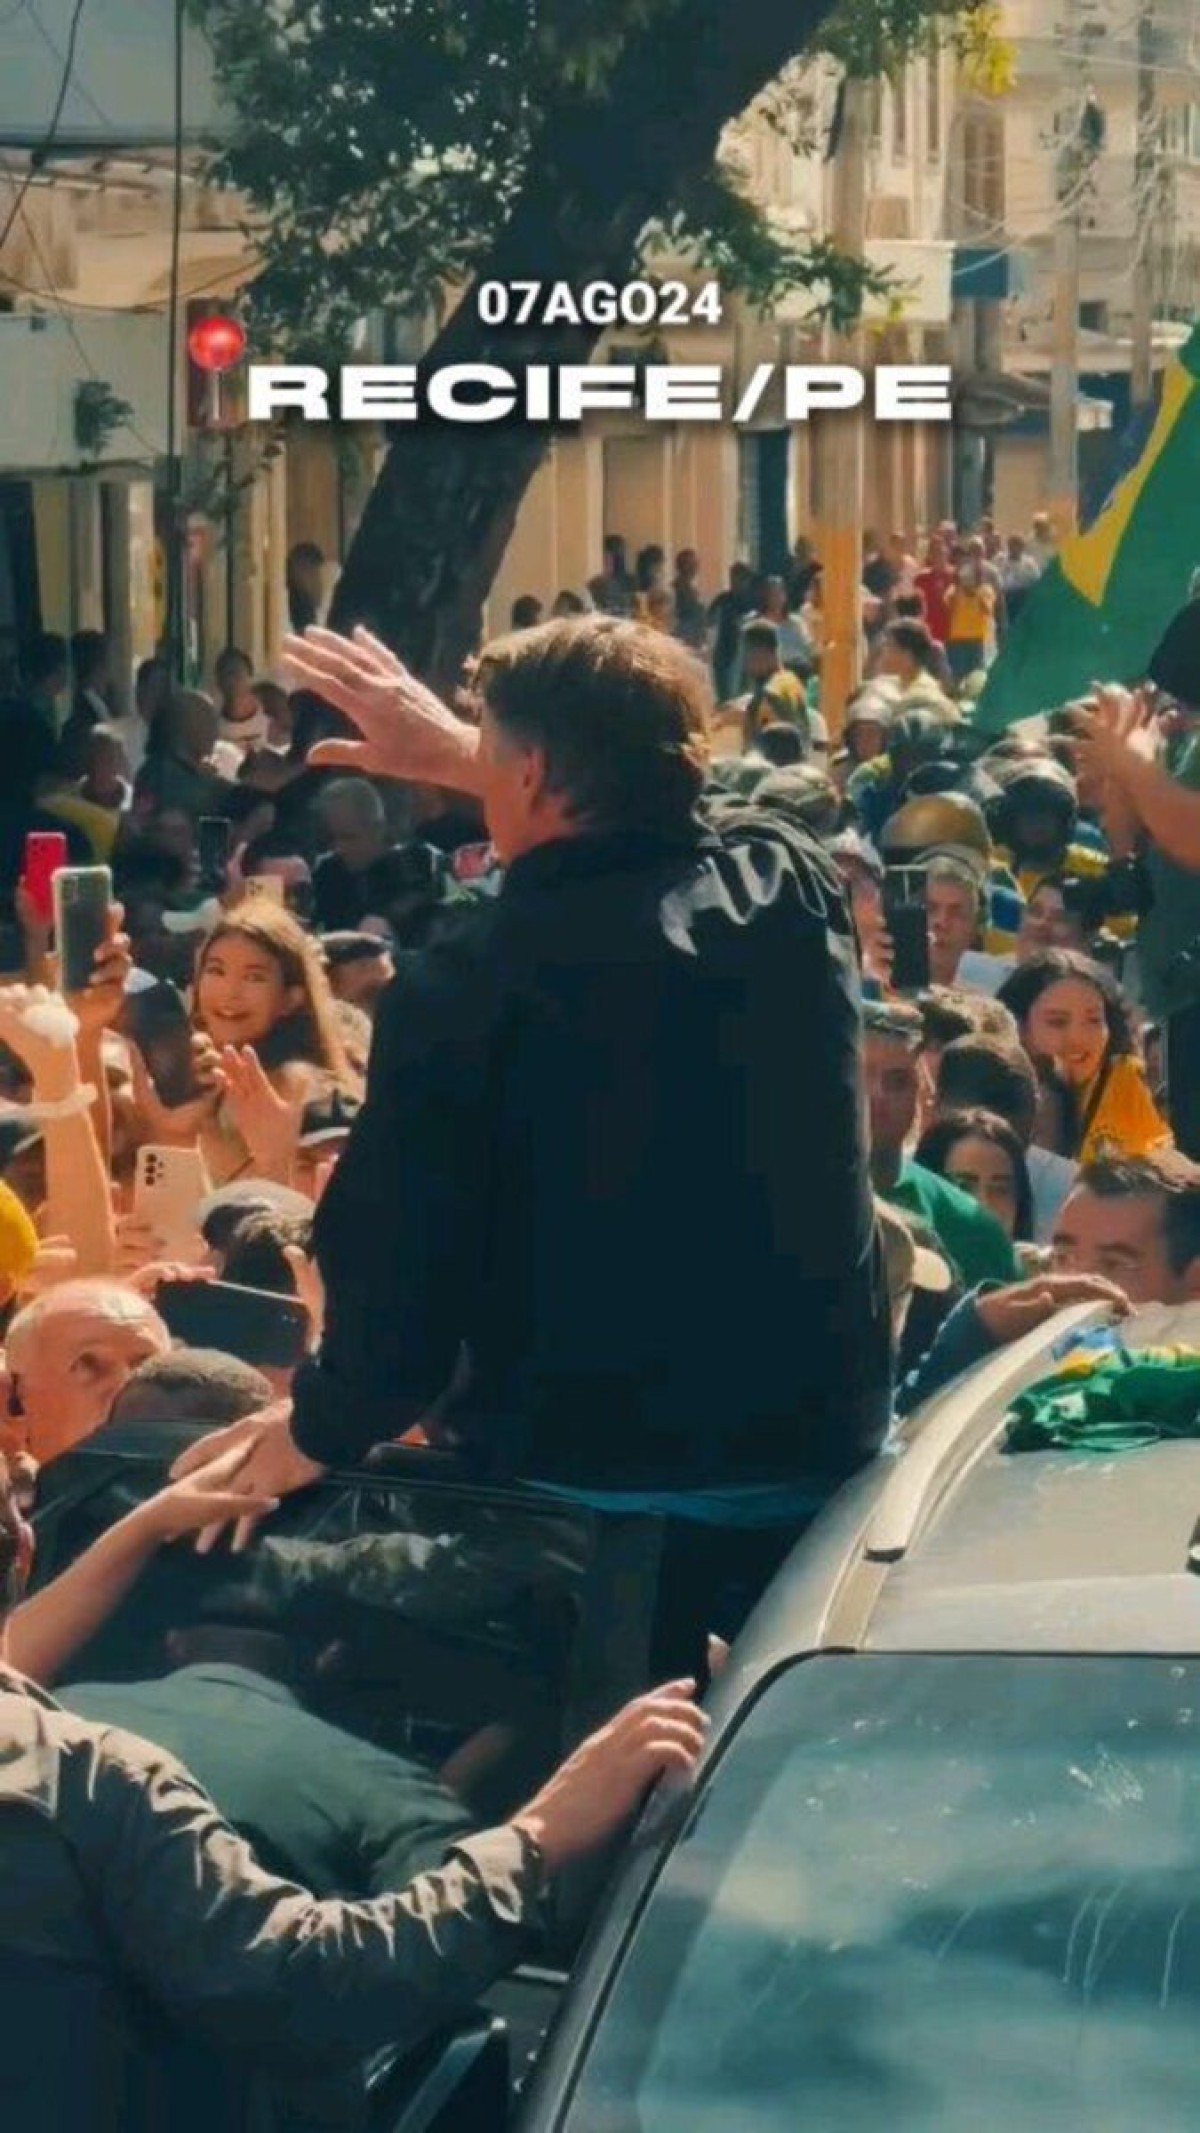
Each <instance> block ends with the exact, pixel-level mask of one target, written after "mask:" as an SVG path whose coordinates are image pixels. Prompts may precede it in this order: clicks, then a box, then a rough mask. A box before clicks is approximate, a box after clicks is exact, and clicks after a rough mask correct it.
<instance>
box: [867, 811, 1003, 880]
mask: <svg viewBox="0 0 1200 2133" xmlns="http://www.w3.org/2000/svg"><path fill="white" fill-rule="evenodd" d="M879 849H880V851H881V852H882V853H883V857H884V861H885V863H886V864H887V865H888V866H916V865H918V864H919V863H920V862H921V861H922V860H925V859H935V858H942V857H946V858H952V859H962V860H965V861H966V863H967V865H968V866H970V867H971V868H972V869H973V871H975V872H976V873H978V872H980V871H983V872H986V870H987V868H988V867H989V866H990V864H991V858H992V840H991V836H990V835H989V832H988V826H987V822H986V820H985V818H984V813H983V809H982V808H981V807H977V806H976V804H975V802H974V800H968V799H967V797H966V795H965V794H964V793H961V792H942V793H923V794H919V795H918V796H917V798H915V799H912V800H906V801H905V802H904V805H903V806H902V807H899V808H897V810H896V812H895V814H894V815H893V816H892V818H891V820H890V822H888V823H886V824H885V826H884V830H883V834H882V836H881V837H880V839H879Z"/></svg>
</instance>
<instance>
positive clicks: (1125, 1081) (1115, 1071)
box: [1079, 1058, 1175, 1163]
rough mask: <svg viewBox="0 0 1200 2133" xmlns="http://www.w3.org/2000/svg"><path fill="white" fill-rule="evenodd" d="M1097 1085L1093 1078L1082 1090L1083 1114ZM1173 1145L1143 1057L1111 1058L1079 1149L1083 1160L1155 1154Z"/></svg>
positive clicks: (1080, 1103)
mask: <svg viewBox="0 0 1200 2133" xmlns="http://www.w3.org/2000/svg"><path fill="white" fill-rule="evenodd" d="M1101 1074H1103V1068H1102V1069H1101ZM1097 1078H1099V1077H1097ZM1095 1089H1096V1082H1095V1081H1092V1082H1090V1083H1089V1084H1088V1087H1087V1088H1086V1089H1083V1090H1081V1091H1080V1092H1079V1110H1080V1116H1081V1117H1083V1118H1086V1117H1087V1115H1088V1107H1089V1104H1090V1103H1091V1102H1092V1101H1093V1098H1094V1094H1095ZM1174 1145H1175V1142H1174V1136H1173V1134H1172V1132H1171V1128H1170V1127H1169V1126H1168V1124H1167V1122H1166V1120H1165V1118H1163V1117H1162V1116H1161V1114H1160V1113H1159V1110H1158V1107H1157V1105H1156V1104H1155V1101H1154V1098H1153V1097H1152V1096H1151V1094H1150V1090H1149V1088H1148V1086H1147V1083H1146V1076H1145V1072H1144V1070H1143V1068H1142V1063H1141V1061H1140V1060H1139V1059H1131V1058H1121V1059H1114V1060H1112V1062H1111V1063H1110V1066H1109V1070H1108V1078H1107V1080H1106V1081H1105V1083H1104V1094H1103V1095H1102V1096H1101V1098H1100V1102H1099V1104H1098V1105H1097V1107H1096V1113H1095V1116H1094V1118H1093V1119H1092V1120H1091V1123H1090V1124H1089V1126H1088V1130H1087V1134H1086V1137H1085V1139H1084V1143H1083V1147H1082V1149H1081V1150H1080V1155H1079V1160H1080V1162H1081V1163H1095V1162H1098V1161H1100V1159H1101V1158H1102V1157H1104V1156H1106V1155H1121V1156H1142V1155H1154V1154H1155V1153H1156V1152H1157V1151H1158V1150H1160V1149H1163V1148H1172V1147H1174Z"/></svg>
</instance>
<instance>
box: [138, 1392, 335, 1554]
mask: <svg viewBox="0 0 1200 2133" xmlns="http://www.w3.org/2000/svg"><path fill="white" fill-rule="evenodd" d="M238 1453H240V1454H242V1455H243V1456H242V1458H241V1459H240V1460H236V1461H235V1465H234V1468H233V1479H232V1480H231V1481H230V1483H229V1487H230V1490H231V1491H232V1492H233V1494H234V1495H235V1496H241V1497H245V1498H247V1499H248V1501H247V1502H246V1503H245V1505H244V1506H243V1507H239V1506H238V1505H236V1504H233V1505H231V1506H229V1507H227V1508H226V1509H225V1510H223V1511H222V1513H221V1515H220V1516H219V1517H217V1518H215V1519H213V1520H212V1522H211V1523H207V1524H205V1527H204V1530H203V1532H202V1533H201V1535H200V1538H199V1540H198V1541H197V1543H196V1547H197V1550H198V1551H199V1553H200V1554H201V1555H207V1554H208V1552H209V1550H210V1549H211V1548H213V1547H215V1545H216V1543H217V1541H218V1540H219V1538H220V1536H221V1534H222V1533H223V1532H224V1530H225V1527H226V1526H228V1525H233V1527H234V1529H235V1530H234V1536H233V1546H234V1551H235V1553H238V1552H240V1551H241V1550H242V1549H243V1548H245V1547H246V1546H247V1544H248V1542H249V1540H250V1538H251V1535H252V1534H253V1533H254V1530H255V1528H256V1527H257V1525H258V1524H259V1521H260V1520H261V1519H262V1518H263V1517H264V1515H265V1514H264V1512H263V1511H262V1509H261V1508H259V1506H260V1503H261V1502H262V1501H264V1500H267V1501H270V1502H271V1503H272V1504H274V1503H276V1502H278V1500H279V1499H280V1498H281V1497H283V1496H292V1495H294V1494H295V1491H296V1490H297V1489H305V1488H307V1487H308V1485H309V1483H310V1482H313V1481H319V1480H320V1478H321V1476H322V1474H324V1473H325V1472H326V1471H327V1469H326V1468H325V1467H323V1466H318V1465H317V1463H316V1461H315V1460H312V1459H307V1458H306V1457H305V1455H304V1453H303V1452H302V1451H300V1450H299V1448H298V1447H297V1446H296V1445H295V1444H294V1443H293V1442H292V1408H291V1402H290V1400H280V1401H277V1402H276V1403H275V1405H274V1406H273V1407H264V1408H263V1409H262V1411H261V1412H260V1413H259V1414H257V1415H248V1416H247V1417H246V1420H245V1421H244V1422H235V1423H233V1424H232V1426H231V1427H230V1428H229V1429H217V1430H213V1431H212V1432H211V1433H210V1435H209V1436H207V1437H201V1438H200V1440H199V1442H198V1443H197V1444H191V1445H189V1446H188V1449H187V1450H186V1452H184V1453H183V1454H182V1455H181V1457H180V1458H178V1459H177V1460H176V1461H175V1464H174V1466H173V1467H172V1468H171V1479H172V1481H184V1480H186V1479H187V1478H188V1476H189V1475H194V1474H197V1473H199V1472H200V1470H201V1469H202V1468H204V1467H206V1466H208V1465H209V1463H210V1462H211V1461H213V1460H216V1459H224V1458H226V1457H230V1458H234V1456H235V1455H236V1454H238Z"/></svg>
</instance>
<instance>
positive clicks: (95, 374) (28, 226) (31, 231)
mask: <svg viewBox="0 0 1200 2133" xmlns="http://www.w3.org/2000/svg"><path fill="white" fill-rule="evenodd" d="M20 213H21V220H22V222H23V223H24V225H25V233H26V235H27V237H28V238H29V242H30V244H31V245H32V247H33V252H34V256H35V258H36V259H37V260H38V262H39V264H40V266H41V269H42V272H43V274H44V275H45V276H46V282H47V287H48V289H49V292H50V300H51V302H52V303H53V304H54V305H55V307H56V309H57V311H58V314H59V317H60V318H61V319H62V322H63V325H64V326H65V327H66V329H67V332H68V334H69V336H70V339H71V342H72V344H73V346H74V349H75V353H76V354H77V356H78V357H79V360H80V362H81V363H82V364H83V367H84V369H85V370H86V372H87V374H88V377H89V378H90V380H91V382H92V384H93V385H101V384H107V382H108V381H107V379H102V378H101V376H100V373H99V371H98V370H97V369H96V366H95V364H94V363H93V362H92V359H91V357H90V356H89V354H88V352H87V349H86V348H85V347H84V345H83V342H82V341H81V340H80V338H79V335H78V334H77V333H76V331H75V325H74V321H73V320H72V319H71V317H70V315H69V313H68V312H67V310H66V309H65V307H64V306H63V305H62V304H61V303H59V301H58V293H57V290H56V289H55V286H54V277H53V275H52V273H51V271H50V267H49V265H48V263H47V260H46V255H45V253H44V252H43V250H42V247H41V243H40V240H39V238H38V234H37V231H36V229H35V228H34V226H33V224H32V222H31V221H30V219H29V216H28V215H27V214H26V212H25V210H24V208H22V209H21V211H20ZM123 427H124V428H125V429H127V430H128V431H129V434H130V436H131V437H136V438H137V441H138V443H139V444H140V445H141V447H142V450H143V451H144V452H148V453H149V455H150V458H151V459H152V460H154V459H157V458H158V447H157V445H154V444H151V442H150V439H149V438H148V437H146V436H143V434H142V432H141V430H140V429H139V428H138V426H137V424H136V423H135V422H133V421H129V422H126V423H124V424H123Z"/></svg>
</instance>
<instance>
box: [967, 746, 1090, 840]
mask: <svg viewBox="0 0 1200 2133" xmlns="http://www.w3.org/2000/svg"><path fill="white" fill-rule="evenodd" d="M989 768H990V770H991V774H992V777H993V778H994V780H995V783H996V785H997V787H998V788H999V792H998V797H997V798H996V799H995V800H994V801H993V803H992V805H991V807H990V808H989V811H988V812H989V819H990V821H991V826H992V834H993V836H994V837H995V838H996V840H997V842H998V843H1000V844H1010V843H1011V842H1012V838H1011V834H1010V831H1011V826H1012V823H1013V822H1014V820H1015V818H1016V816H1017V814H1018V812H1019V811H1020V809H1021V808H1022V807H1028V806H1036V807H1043V808H1053V809H1054V811H1055V812H1056V813H1057V814H1058V816H1059V817H1060V820H1061V823H1062V832H1063V836H1064V837H1068V838H1069V837H1070V835H1071V832H1072V831H1073V829H1074V827H1075V824H1076V821H1077V820H1078V817H1079V801H1078V798H1077V796H1076V791H1075V780H1074V778H1073V777H1072V776H1071V773H1070V771H1069V770H1064V768H1063V766H1062V764H1061V763H1059V762H1056V761H1055V759H1054V757H1053V756H1052V755H1048V756H1032V757H1031V756H1014V757H1012V758H1010V759H1009V760H1008V761H1007V762H993V763H992V764H991V765H989Z"/></svg>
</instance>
